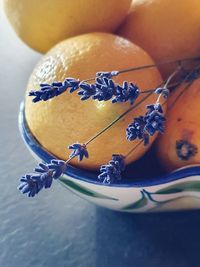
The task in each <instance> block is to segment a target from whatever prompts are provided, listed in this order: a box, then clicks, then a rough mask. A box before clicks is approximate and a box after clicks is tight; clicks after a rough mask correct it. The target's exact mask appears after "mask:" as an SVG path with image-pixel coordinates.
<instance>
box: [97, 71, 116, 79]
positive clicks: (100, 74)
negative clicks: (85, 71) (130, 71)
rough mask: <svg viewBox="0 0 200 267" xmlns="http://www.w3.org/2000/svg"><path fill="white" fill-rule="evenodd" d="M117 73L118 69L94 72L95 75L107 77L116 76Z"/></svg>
mask: <svg viewBox="0 0 200 267" xmlns="http://www.w3.org/2000/svg"><path fill="white" fill-rule="evenodd" d="M118 74H119V71H116V70H113V71H110V72H109V71H101V72H97V73H96V77H107V78H112V77H113V76H117V75H118Z"/></svg>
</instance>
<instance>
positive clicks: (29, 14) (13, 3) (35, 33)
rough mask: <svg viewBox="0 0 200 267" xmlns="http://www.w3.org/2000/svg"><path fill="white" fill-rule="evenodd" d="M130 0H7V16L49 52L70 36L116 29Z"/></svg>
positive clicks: (30, 40) (36, 46) (19, 31)
mask: <svg viewBox="0 0 200 267" xmlns="http://www.w3.org/2000/svg"><path fill="white" fill-rule="evenodd" d="M130 3H131V0H118V1H116V0H87V1H85V0H74V1H73V0H43V1H41V0H34V1H30V0H4V8H5V12H6V14H7V17H8V19H9V21H10V23H11V24H12V26H13V28H14V30H15V31H16V33H17V34H18V36H19V37H20V38H21V39H22V40H23V41H24V42H25V43H27V44H28V45H29V46H30V47H32V48H33V49H35V50H37V51H39V52H46V51H47V50H49V49H50V48H51V47H52V46H53V45H55V44H57V43H58V42H59V41H62V40H64V39H66V38H68V37H72V36H76V35H79V34H83V33H88V32H93V31H104V32H112V31H114V30H116V28H117V27H118V26H119V24H120V23H121V22H122V20H123V19H124V17H125V16H126V14H127V11H128V9H129V6H130Z"/></svg>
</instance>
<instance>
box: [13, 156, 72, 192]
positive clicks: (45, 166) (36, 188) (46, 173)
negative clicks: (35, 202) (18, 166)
mask: <svg viewBox="0 0 200 267" xmlns="http://www.w3.org/2000/svg"><path fill="white" fill-rule="evenodd" d="M66 168H67V164H66V162H65V161H63V160H51V162H50V163H39V165H38V166H37V167H36V168H35V172H34V173H29V174H26V175H24V176H22V178H21V179H20V182H21V184H20V185H19V187H18V189H19V190H20V191H21V192H22V193H23V194H27V195H28V197H34V196H35V195H36V194H38V193H39V192H40V191H41V190H42V189H43V188H50V187H51V185H52V182H53V179H54V180H56V179H58V178H59V177H60V176H61V175H62V174H63V173H64V172H65V170H66Z"/></svg>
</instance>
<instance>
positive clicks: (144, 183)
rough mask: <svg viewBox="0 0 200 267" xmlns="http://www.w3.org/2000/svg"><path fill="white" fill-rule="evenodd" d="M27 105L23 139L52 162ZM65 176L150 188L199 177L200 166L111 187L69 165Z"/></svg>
mask: <svg viewBox="0 0 200 267" xmlns="http://www.w3.org/2000/svg"><path fill="white" fill-rule="evenodd" d="M24 109H25V104H24V101H22V102H21V104H20V108H19V115H18V127H19V131H20V134H21V137H22V139H23V141H24V142H25V144H26V145H27V146H28V147H29V148H30V149H31V151H32V152H34V153H35V154H36V155H37V156H38V157H39V158H41V160H42V161H44V162H50V161H51V160H52V159H55V158H56V157H55V156H54V155H53V154H52V153H50V152H48V151H47V150H46V149H45V148H44V147H42V145H41V144H40V143H39V142H38V140H37V139H36V138H35V137H34V136H33V134H32V133H31V131H30V129H29V127H28V124H27V122H26V118H25V111H24ZM64 174H65V175H68V176H70V177H71V178H74V179H76V180H80V181H84V182H87V183H91V184H95V185H100V186H106V187H108V186H109V187H149V186H155V185H161V184H166V183H169V182H173V181H176V180H180V179H183V178H187V177H189V176H199V175H200V165H192V166H188V167H187V166H186V167H183V168H180V169H177V170H175V171H173V172H171V173H169V174H165V175H162V176H158V177H156V178H150V179H148V180H141V181H135V182H133V181H131V182H130V183H127V182H123V179H122V180H121V181H120V182H117V183H112V184H110V185H105V184H103V183H102V182H100V181H99V180H98V179H97V175H96V174H95V173H94V172H91V171H87V170H83V169H79V168H76V167H74V166H71V165H69V167H68V168H67V170H66V171H65V173H64Z"/></svg>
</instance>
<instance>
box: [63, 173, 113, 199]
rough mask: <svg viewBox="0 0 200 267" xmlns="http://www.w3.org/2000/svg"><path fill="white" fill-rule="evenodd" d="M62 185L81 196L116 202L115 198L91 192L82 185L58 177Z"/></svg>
mask: <svg viewBox="0 0 200 267" xmlns="http://www.w3.org/2000/svg"><path fill="white" fill-rule="evenodd" d="M59 180H60V181H61V182H62V183H63V184H64V185H66V186H67V187H68V188H71V189H73V190H75V191H77V192H79V193H81V194H83V195H86V196H89V197H95V198H101V199H110V200H115V201H118V199H117V198H113V197H108V196H106V195H103V194H100V193H97V192H95V191H92V190H91V189H88V188H87V187H84V186H82V185H79V184H77V183H75V182H73V181H71V180H68V179H66V178H64V177H60V179H59Z"/></svg>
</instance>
